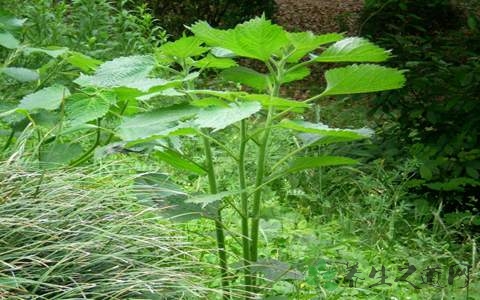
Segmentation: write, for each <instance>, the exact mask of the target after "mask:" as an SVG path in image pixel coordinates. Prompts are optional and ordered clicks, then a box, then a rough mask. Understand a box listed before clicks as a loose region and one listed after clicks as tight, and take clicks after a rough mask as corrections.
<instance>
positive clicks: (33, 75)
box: [0, 67, 39, 82]
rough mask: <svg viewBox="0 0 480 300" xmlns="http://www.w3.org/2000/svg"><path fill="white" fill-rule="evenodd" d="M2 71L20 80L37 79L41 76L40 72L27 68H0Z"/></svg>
mask: <svg viewBox="0 0 480 300" xmlns="http://www.w3.org/2000/svg"><path fill="white" fill-rule="evenodd" d="M0 72H1V73H3V74H5V75H7V76H9V77H11V78H13V79H15V80H17V81H20V82H29V81H35V80H38V78H39V75H38V72H36V71H35V70H30V69H26V68H16V67H7V68H3V69H0Z"/></svg>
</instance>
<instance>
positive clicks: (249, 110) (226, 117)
mask: <svg viewBox="0 0 480 300" xmlns="http://www.w3.org/2000/svg"><path fill="white" fill-rule="evenodd" d="M261 109H262V106H261V105H260V103H258V102H240V103H230V104H229V106H228V107H223V106H213V107H207V108H204V109H202V110H200V111H199V112H198V115H197V119H196V120H195V124H196V125H197V126H199V127H200V128H212V129H213V131H218V130H220V129H223V128H225V127H227V126H229V125H231V124H234V123H236V122H238V121H240V120H243V119H245V118H248V117H250V116H251V115H253V114H254V113H256V112H258V111H259V110H261Z"/></svg>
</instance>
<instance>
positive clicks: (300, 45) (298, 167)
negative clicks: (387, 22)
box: [16, 17, 404, 299]
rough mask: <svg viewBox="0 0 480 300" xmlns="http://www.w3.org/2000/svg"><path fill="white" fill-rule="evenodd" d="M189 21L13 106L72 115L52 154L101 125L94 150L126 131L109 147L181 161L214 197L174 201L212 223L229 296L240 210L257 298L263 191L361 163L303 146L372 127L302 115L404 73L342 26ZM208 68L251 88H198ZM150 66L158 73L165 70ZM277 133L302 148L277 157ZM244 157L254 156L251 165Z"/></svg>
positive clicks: (395, 83)
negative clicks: (232, 179)
mask: <svg viewBox="0 0 480 300" xmlns="http://www.w3.org/2000/svg"><path fill="white" fill-rule="evenodd" d="M189 29H190V31H191V32H192V33H193V34H194V35H193V36H188V37H182V38H180V39H178V40H176V41H174V42H168V43H165V44H164V45H162V46H161V47H159V48H158V49H157V51H156V53H155V55H141V56H129V57H120V58H117V59H114V60H112V61H108V62H106V63H104V64H102V65H100V66H99V67H98V68H97V69H96V71H95V73H94V74H93V75H84V74H82V75H80V77H78V78H77V79H76V80H75V81H74V82H75V83H76V84H77V85H79V86H80V89H79V90H80V91H81V93H80V94H78V93H77V94H73V95H68V94H67V93H65V92H64V89H61V88H58V87H57V88H52V87H50V88H47V89H55V94H56V95H57V96H58V97H57V98H55V99H56V100H55V101H54V102H52V101H51V100H52V99H53V97H51V94H49V93H48V94H47V93H44V90H40V91H38V92H36V93H35V94H33V95H31V96H26V97H25V98H24V99H23V100H22V101H21V103H20V104H19V106H18V108H17V110H16V111H21V112H23V113H25V114H27V115H28V114H30V113H32V112H36V111H38V110H49V111H55V112H58V113H60V114H63V113H64V112H69V113H67V114H66V115H67V117H68V120H69V121H68V122H66V123H65V125H64V126H63V128H62V130H60V131H58V132H59V134H62V137H61V138H54V137H58V134H57V135H55V134H51V136H50V139H49V140H52V139H53V142H52V143H53V144H52V145H62V146H61V147H58V146H57V147H56V146H51V147H50V148H49V149H50V150H49V152H48V153H50V156H54V157H58V156H62V157H64V156H65V155H67V156H68V155H70V154H69V153H68V148H67V147H70V146H69V145H70V144H71V143H73V142H75V136H73V137H69V135H68V134H71V133H72V132H74V131H75V132H77V133H78V132H82V131H88V130H91V129H92V128H96V130H97V134H96V136H97V138H96V139H95V142H94V143H93V144H92V146H89V149H90V150H89V151H87V152H85V153H87V154H91V153H92V151H93V149H95V148H98V146H100V145H103V144H106V143H108V142H111V141H115V139H117V142H116V143H114V144H112V145H111V146H108V145H107V146H106V148H105V147H104V148H102V149H103V150H105V151H103V152H111V151H113V150H114V149H117V150H118V149H123V150H126V149H129V148H130V150H131V151H137V149H138V148H140V147H143V148H147V149H149V150H150V151H153V152H155V156H156V157H157V158H159V159H162V160H164V161H165V162H167V163H169V164H171V165H172V166H173V167H175V168H178V169H180V170H182V171H188V172H191V173H193V174H196V175H198V176H206V177H207V178H208V194H207V195H203V196H200V197H190V198H187V199H183V198H180V200H179V198H178V197H177V198H175V199H177V202H176V203H175V204H176V205H177V206H178V207H180V208H182V207H183V208H185V211H184V212H190V213H191V214H192V215H193V216H196V217H199V216H202V217H207V218H211V219H212V220H213V221H214V223H215V228H216V240H217V246H218V249H217V250H218V261H219V266H220V270H221V284H222V288H223V290H224V296H223V297H224V299H227V298H229V297H230V296H229V295H230V292H229V290H230V289H231V288H232V284H233V279H232V276H231V273H230V271H229V263H230V261H229V258H228V257H227V249H226V243H225V232H226V231H228V232H229V233H231V234H233V233H232V228H227V224H225V223H224V222H223V221H222V211H223V210H224V209H226V208H231V209H233V211H235V212H236V214H238V217H239V219H240V220H241V226H240V228H241V229H240V232H239V233H238V239H237V237H235V238H236V240H238V242H239V243H240V244H241V248H242V256H243V259H242V264H243V268H242V271H243V275H244V276H243V278H244V287H243V288H244V290H245V297H247V298H248V297H250V296H252V295H253V294H255V293H259V292H261V291H262V288H263V287H264V286H262V282H263V281H262V280H261V278H260V276H259V274H258V268H256V264H257V263H258V261H259V258H258V248H259V222H260V219H261V214H260V208H261V206H262V201H263V192H264V189H265V188H266V187H268V186H269V185H270V184H271V183H272V182H274V181H275V180H277V179H279V178H282V177H284V176H286V175H288V174H292V173H296V172H299V171H302V170H305V169H310V168H320V167H325V166H335V165H348V164H355V163H356V161H355V160H354V159H351V158H347V157H341V156H313V157H308V156H300V154H301V153H304V151H303V150H305V149H307V148H309V147H312V146H318V145H327V144H332V143H336V142H346V141H352V140H358V139H363V138H366V137H368V135H369V131H368V130H365V129H358V130H353V129H337V128H330V127H328V126H327V125H325V124H322V123H312V122H307V121H305V120H302V113H304V112H305V111H306V110H308V109H309V108H310V105H311V104H312V103H315V102H316V101H318V100H320V99H322V98H325V97H329V96H335V95H343V94H353V93H367V92H376V91H382V90H389V89H396V88H400V87H401V86H403V84H404V76H403V75H402V72H401V71H398V70H396V69H392V68H387V67H383V66H379V65H376V64H372V63H376V62H382V61H385V60H387V59H388V58H389V55H390V54H389V52H388V51H385V50H384V49H382V48H380V47H378V46H376V45H374V44H372V43H370V42H369V41H367V40H365V39H363V38H357V37H348V38H345V37H344V36H343V35H342V34H337V33H332V34H325V35H315V34H313V33H311V32H297V33H291V32H287V31H285V30H284V29H283V28H282V27H280V26H278V25H274V24H272V23H271V22H270V21H268V20H266V19H265V18H264V17H259V18H255V19H252V20H250V21H248V22H245V23H243V24H240V25H237V26H236V27H235V28H233V29H229V30H219V29H215V28H212V27H211V26H210V25H209V24H208V23H206V22H197V23H195V24H194V25H192V26H191V27H190V28H189ZM245 59H250V60H255V61H257V62H260V63H262V64H263V65H264V67H265V70H267V72H266V73H262V72H258V71H256V70H253V69H251V68H248V67H245V66H240V65H239V63H238V61H245ZM349 62H354V63H359V64H351V65H347V66H339V67H335V68H332V69H330V70H328V71H326V73H325V80H326V87H325V89H324V90H323V92H322V93H320V94H318V95H315V96H313V97H311V98H309V99H306V100H303V101H294V100H290V99H285V98H282V97H280V89H281V87H282V86H283V85H285V84H288V83H290V82H293V81H296V80H300V79H303V78H305V77H307V76H309V74H310V69H309V66H310V65H313V64H316V63H335V64H343V63H349ZM207 70H217V71H219V74H220V77H221V78H223V79H225V80H227V81H231V82H235V83H237V84H238V86H240V87H242V86H243V87H244V88H242V89H240V90H235V89H234V90H231V89H225V90H215V89H212V88H208V86H207V87H206V88H205V87H204V86H201V83H202V82H204V81H203V80H201V77H200V75H201V74H202V73H205V72H206V71H207ZM152 74H156V75H159V74H160V75H161V77H162V78H160V77H158V76H157V77H153V76H152ZM246 90H248V91H246ZM48 91H49V92H51V91H52V90H48ZM62 91H63V92H62ZM60 95H62V96H61V97H60ZM166 98H172V99H173V100H172V101H169V102H170V103H174V104H170V105H165V104H164V105H159V103H158V100H159V99H166ZM156 102H157V103H156ZM120 103H122V107H123V108H122V109H121V110H120V111H121V113H125V115H126V116H124V117H121V119H122V121H121V123H120V125H119V127H118V129H117V130H116V131H114V132H112V131H111V130H109V129H107V128H105V127H103V125H102V124H103V123H102V122H101V120H102V119H103V118H105V117H106V116H108V114H112V115H116V116H118V115H119V113H118V108H116V107H118V105H119V104H120ZM127 107H128V109H127ZM100 108H101V109H100ZM115 110H116V111H117V113H116V114H115V113H114V112H115ZM277 130H285V131H292V132H294V133H301V135H300V136H301V141H302V145H301V147H299V148H295V149H285V153H284V154H283V155H282V156H280V157H279V156H278V153H277V154H276V155H272V152H271V151H270V145H271V144H272V143H275V141H274V140H272V133H273V132H274V131H277ZM220 131H221V132H220ZM105 136H106V137H105ZM226 137H227V138H228V137H230V138H234V137H239V141H238V144H237V148H236V149H234V148H232V147H231V143H229V144H227V143H224V142H223V141H222V139H224V138H226ZM187 138H188V139H192V138H193V139H198V141H199V142H200V143H201V145H202V149H203V156H204V158H203V162H202V161H196V160H195V159H193V158H191V157H190V156H189V155H187V154H186V153H184V152H183V151H182V150H181V147H179V146H178V141H179V140H181V139H187ZM118 139H120V140H121V142H118ZM78 146H79V147H80V146H83V145H78ZM76 147H77V146H76ZM52 152H53V154H52ZM100 152H102V151H100ZM217 153H223V154H224V155H226V156H227V157H229V158H231V160H232V161H233V162H234V163H235V164H236V169H237V172H236V173H235V174H236V175H237V176H238V178H237V182H238V185H237V186H236V187H233V188H232V187H226V186H222V185H220V184H219V180H218V174H217V170H216V169H215V159H216V157H217ZM88 158H89V157H88V155H85V154H84V155H81V156H80V158H76V159H75V160H71V159H63V160H62V161H64V162H68V163H70V164H73V165H76V164H80V163H82V162H83V161H86V160H87V159H88ZM247 164H249V165H250V164H254V168H253V170H252V169H250V168H247V167H246V165H247ZM227 188H228V189H229V190H228V191H227ZM159 197H160V198H162V197H166V196H165V195H159ZM184 200H185V201H184ZM212 212H213V213H212Z"/></svg>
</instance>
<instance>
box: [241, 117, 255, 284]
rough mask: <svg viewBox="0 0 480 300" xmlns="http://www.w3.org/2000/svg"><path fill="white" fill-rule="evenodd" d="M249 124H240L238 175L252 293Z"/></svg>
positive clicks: (247, 274)
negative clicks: (247, 172) (247, 171)
mask: <svg viewBox="0 0 480 300" xmlns="http://www.w3.org/2000/svg"><path fill="white" fill-rule="evenodd" d="M247 141H248V139H247V124H246V122H245V120H242V121H241V123H240V151H239V152H240V153H239V159H238V174H239V180H240V189H241V190H242V193H241V194H240V200H241V210H242V247H243V266H244V271H243V274H244V280H245V291H247V292H251V291H252V273H251V270H250V236H249V230H248V218H249V214H248V193H247V183H246V176H245V147H246V145H247Z"/></svg>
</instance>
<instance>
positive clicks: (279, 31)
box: [190, 17, 289, 61]
mask: <svg viewBox="0 0 480 300" xmlns="http://www.w3.org/2000/svg"><path fill="white" fill-rule="evenodd" d="M190 30H191V31H192V32H193V33H194V34H195V36H197V37H199V38H200V39H201V40H203V41H204V42H205V43H207V44H209V45H211V46H219V47H222V48H226V49H228V50H231V51H232V52H233V53H235V54H237V55H239V56H244V57H249V58H254V59H259V60H261V61H267V60H268V59H269V58H270V57H271V56H272V55H273V54H275V53H277V52H278V50H280V49H281V48H283V47H286V46H287V45H288V44H289V41H288V38H287V35H286V32H285V31H284V30H283V28H282V27H280V26H278V25H274V24H272V23H271V22H270V21H268V20H266V19H265V18H264V17H258V18H255V19H252V20H249V21H247V22H245V23H242V24H239V25H237V26H236V27H235V28H234V29H229V30H220V29H214V28H212V27H211V26H210V25H209V24H208V23H206V22H197V23H195V24H194V25H193V26H192V27H191V28H190Z"/></svg>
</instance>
